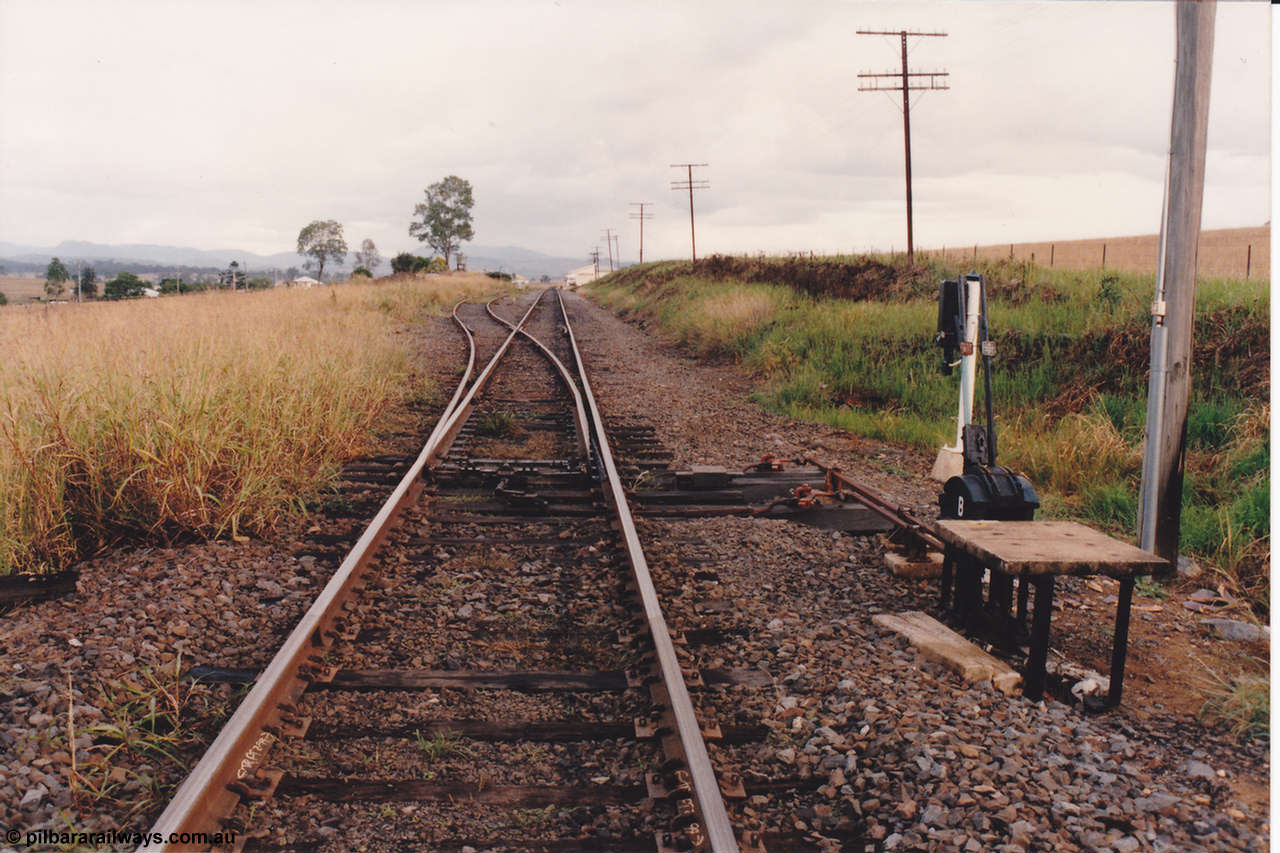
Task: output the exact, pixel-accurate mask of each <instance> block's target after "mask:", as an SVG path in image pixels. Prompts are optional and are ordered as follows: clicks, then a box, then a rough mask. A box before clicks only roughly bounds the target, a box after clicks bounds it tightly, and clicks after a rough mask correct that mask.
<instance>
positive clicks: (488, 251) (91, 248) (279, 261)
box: [0, 240, 584, 278]
mask: <svg viewBox="0 0 1280 853" xmlns="http://www.w3.org/2000/svg"><path fill="white" fill-rule="evenodd" d="M462 252H463V254H464V255H465V256H466V258H467V266H468V267H469V268H470V269H473V270H481V269H488V270H500V271H502V272H509V273H518V274H520V275H524V276H528V277H529V278H538V277H540V276H544V275H546V276H549V277H551V278H562V277H563V276H564V274H565V273H566V272H568V271H569V270H571V269H573V268H574V267H579V266H581V265H582V264H583V263H584V261H583V260H582V259H581V258H561V257H555V256H553V255H546V254H543V253H541V252H535V251H533V250H531V249H523V248H520V247H518V246H470V245H464V246H463V248H462ZM386 254H394V253H386ZM417 254H426V252H425V251H421V250H420V251H419V252H417ZM55 256H56V257H58V258H61V259H62V261H63V262H64V263H65V262H68V261H76V260H81V261H111V262H113V266H115V265H119V266H127V265H128V264H131V263H132V264H137V265H139V266H140V267H156V268H159V267H166V266H172V267H184V268H187V269H225V268H226V267H227V265H228V264H230V263H231V262H232V261H239V262H240V264H241V265H242V266H244V267H246V268H247V269H248V270H249V271H250V272H256V271H261V270H269V269H273V268H274V269H279V270H284V269H288V268H289V267H299V268H301V266H302V263H303V261H304V260H305V259H304V258H303V257H302V256H301V255H299V254H297V253H296V252H277V253H275V254H272V255H260V254H258V253H256V252H245V251H241V250H239V249H194V248H191V247H187V246H157V245H151V244H146V243H123V244H105V243H91V242H87V241H84V240H63V241H62V242H61V243H59V244H58V245H56V246H52V247H46V246H31V245H24V244H21V243H10V242H7V241H4V240H0V264H3V265H4V266H5V267H6V268H7V270H8V271H9V272H43V271H44V268H45V266H47V265H48V263H49V259H50V258H52V257H55ZM351 266H352V264H351V259H350V258H348V263H347V265H346V266H345V267H344V268H345V269H350V268H351ZM387 271H388V268H387V267H386V266H385V265H384V266H383V267H382V268H381V269H380V270H379V272H381V273H386V272H387Z"/></svg>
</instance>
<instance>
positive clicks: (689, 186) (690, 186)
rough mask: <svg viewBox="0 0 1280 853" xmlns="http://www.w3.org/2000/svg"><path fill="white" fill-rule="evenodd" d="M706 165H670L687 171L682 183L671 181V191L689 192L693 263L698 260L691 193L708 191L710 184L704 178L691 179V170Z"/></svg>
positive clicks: (690, 238) (690, 239)
mask: <svg viewBox="0 0 1280 853" xmlns="http://www.w3.org/2000/svg"><path fill="white" fill-rule="evenodd" d="M706 165H707V164H706V163H672V164H671V168H673V169H687V170H688V173H687V174H688V177H687V178H686V179H685V180H683V181H672V182H671V189H673V190H688V191H689V246H690V248H691V250H692V253H693V259H694V260H695V261H696V260H698V241H697V238H696V237H695V235H694V231H693V191H694V190H709V189H711V182H710V181H708V180H706V179H704V178H699V179H698V180H696V181H695V180H694V179H693V170H694V169H695V168H703V167H705V166H706Z"/></svg>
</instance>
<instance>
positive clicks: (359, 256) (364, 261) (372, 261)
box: [356, 237, 382, 273]
mask: <svg viewBox="0 0 1280 853" xmlns="http://www.w3.org/2000/svg"><path fill="white" fill-rule="evenodd" d="M381 264H382V255H380V254H379V253H378V247H377V246H375V245H374V243H373V241H372V240H370V239H369V238H368V237H365V238H364V241H363V242H361V243H360V251H358V252H356V266H358V267H364V268H365V269H367V270H368V271H369V272H370V273H375V272H377V271H378V267H379V266H381Z"/></svg>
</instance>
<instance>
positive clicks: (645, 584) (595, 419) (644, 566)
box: [556, 290, 738, 853]
mask: <svg viewBox="0 0 1280 853" xmlns="http://www.w3.org/2000/svg"><path fill="white" fill-rule="evenodd" d="M556 299H557V300H558V301H559V303H560V313H561V315H562V316H563V317H564V327H565V333H566V334H567V335H568V337H569V344H570V347H571V348H572V350H573V359H574V362H575V364H576V365H577V369H578V381H580V382H581V383H582V394H583V397H584V398H585V399H586V402H587V406H588V408H589V409H590V413H591V422H592V423H591V426H592V429H593V430H594V433H595V442H596V450H597V452H598V453H599V457H600V459H599V461H600V464H601V466H602V467H603V468H604V470H605V472H606V475H607V484H605V485H607V493H606V497H607V498H608V500H609V502H610V503H611V504H612V505H613V508H614V511H615V513H616V514H617V518H618V525H619V527H620V528H621V532H622V536H623V540H624V541H625V542H626V546H627V559H628V561H629V562H630V563H631V570H632V574H633V576H634V578H635V582H636V589H637V591H638V592H639V595H640V600H641V603H642V604H643V606H644V615H645V619H646V621H647V622H648V625H649V633H650V635H651V636H652V638H653V645H654V650H655V652H656V655H657V659H658V666H659V669H660V670H661V672H662V678H663V682H664V683H665V685H666V688H667V692H668V693H669V694H670V698H671V711H672V714H673V715H674V717H675V720H676V728H677V732H678V734H679V737H680V743H681V745H682V747H683V750H684V753H685V763H686V765H687V766H688V768H689V775H690V779H691V784H692V787H693V799H694V805H695V806H696V807H697V811H698V816H699V818H700V820H701V823H702V829H703V831H704V832H705V834H706V840H707V844H708V847H709V849H710V850H712V851H714V853H736V851H737V850H738V840H737V838H736V837H735V836H734V834H733V825H732V824H731V823H730V821H729V814H728V812H727V811H726V810H725V806H724V799H723V798H722V797H721V794H720V785H719V783H718V781H717V780H716V774H715V770H714V769H713V768H712V766H711V758H710V756H709V755H708V754H707V745H706V743H705V742H704V741H703V739H702V729H701V728H700V727H699V725H698V717H697V714H696V712H695V711H694V709H693V700H692V699H690V697H689V688H688V687H687V686H686V685H685V683H684V674H683V673H682V672H681V671H680V661H679V659H678V658H677V657H676V650H675V645H674V644H673V643H672V641H671V632H670V630H669V629H668V628H667V623H666V620H665V619H664V618H663V615H662V605H661V604H660V603H659V601H658V592H657V589H656V588H655V587H654V584H653V577H652V576H651V575H650V573H649V563H648V561H647V560H646V559H645V556H644V549H643V548H642V547H641V546H640V536H639V534H638V533H637V532H636V526H635V521H634V520H633V519H632V517H631V508H630V506H629V505H628V504H627V495H626V491H625V490H624V489H623V486H622V478H621V477H620V476H618V469H617V466H616V465H615V464H614V461H613V452H612V451H611V450H610V449H609V439H608V436H606V435H605V429H604V419H603V418H601V417H600V410H599V408H598V407H597V406H596V400H595V395H593V394H592V393H591V383H590V381H589V380H588V379H587V369H586V366H585V365H584V364H583V361H582V352H581V350H580V349H579V348H578V341H577V338H576V337H574V334H573V326H572V324H570V322H569V312H568V310H567V309H566V308H565V304H564V297H563V296H561V295H560V291H559V290H557V291H556Z"/></svg>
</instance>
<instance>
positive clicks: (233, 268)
mask: <svg viewBox="0 0 1280 853" xmlns="http://www.w3.org/2000/svg"><path fill="white" fill-rule="evenodd" d="M218 284H221V285H222V286H223V287H229V288H231V289H232V290H238V289H240V288H242V287H244V286H245V271H244V270H242V269H240V262H239V261H232V262H231V264H230V265H229V266H228V267H227V268H226V269H225V270H223V271H222V272H220V273H218Z"/></svg>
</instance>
